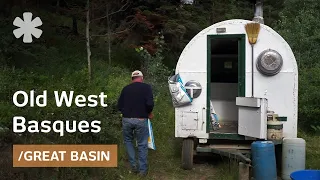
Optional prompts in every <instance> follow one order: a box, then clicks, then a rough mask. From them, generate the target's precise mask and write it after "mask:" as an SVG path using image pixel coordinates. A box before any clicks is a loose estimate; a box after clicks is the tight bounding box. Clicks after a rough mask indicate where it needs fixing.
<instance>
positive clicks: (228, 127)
mask: <svg viewBox="0 0 320 180" xmlns="http://www.w3.org/2000/svg"><path fill="white" fill-rule="evenodd" d="M238 46H239V40H238V39H237V38H217V39H212V40H211V87H210V91H211V92H210V94H209V98H210V100H211V102H212V104H213V107H214V110H215V112H216V114H217V115H218V118H219V123H220V125H221V128H220V129H218V130H214V131H213V130H212V129H211V130H210V131H211V133H237V132H238V107H237V105H236V97H237V96H238V64H239V63H238V59H239V47H238Z"/></svg>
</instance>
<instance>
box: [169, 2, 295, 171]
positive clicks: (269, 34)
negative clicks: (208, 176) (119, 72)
mask: <svg viewBox="0 0 320 180" xmlns="http://www.w3.org/2000/svg"><path fill="white" fill-rule="evenodd" d="M168 83H169V90H170V93H171V96H172V100H173V105H174V107H175V137H177V138H183V147H182V164H183V168H185V169H191V168H192V165H193V154H194V153H200V152H214V153H219V154H224V155H227V156H230V155H233V156H234V157H236V158H239V159H242V160H244V161H246V162H248V161H250V158H248V156H246V153H247V152H250V143H252V142H253V141H256V140H271V141H274V142H275V144H280V145H281V143H282V140H283V138H296V137H297V104H298V99H297V98H298V69H297V63H296V60H295V56H294V54H293V52H292V50H291V48H290V46H289V45H288V43H287V42H286V41H285V40H284V39H283V38H282V37H281V36H280V35H279V34H278V33H277V32H276V31H274V30H273V29H272V28H270V27H268V26H267V25H264V24H263V18H262V7H261V6H260V5H259V4H256V10H255V17H254V19H253V20H252V21H249V20H241V19H232V20H226V21H223V22H219V23H216V24H213V25H211V26H210V27H207V28H205V29H203V30H202V31H201V32H199V33H198V34H197V35H196V36H195V37H194V38H193V39H192V40H191V41H190V42H189V43H188V44H187V45H186V47H185V48H184V50H183V52H182V53H181V55H180V58H179V60H178V62H177V65H176V70H175V75H174V76H171V77H170V78H169V80H168Z"/></svg>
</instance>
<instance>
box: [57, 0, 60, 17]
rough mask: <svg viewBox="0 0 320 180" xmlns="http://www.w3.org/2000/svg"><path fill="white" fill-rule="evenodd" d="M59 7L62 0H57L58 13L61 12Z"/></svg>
mask: <svg viewBox="0 0 320 180" xmlns="http://www.w3.org/2000/svg"><path fill="white" fill-rule="evenodd" d="M59 7H60V0H57V4H56V13H57V14H58V13H59Z"/></svg>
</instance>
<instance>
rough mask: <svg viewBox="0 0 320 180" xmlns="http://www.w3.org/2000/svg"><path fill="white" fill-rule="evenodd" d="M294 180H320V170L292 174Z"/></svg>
mask: <svg viewBox="0 0 320 180" xmlns="http://www.w3.org/2000/svg"><path fill="white" fill-rule="evenodd" d="M290 178H291V179H292V180H320V170H300V171H295V172H293V173H291V175H290Z"/></svg>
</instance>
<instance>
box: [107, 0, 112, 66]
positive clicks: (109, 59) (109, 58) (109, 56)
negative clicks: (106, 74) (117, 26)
mask: <svg viewBox="0 0 320 180" xmlns="http://www.w3.org/2000/svg"><path fill="white" fill-rule="evenodd" d="M107 26H108V27H107V28H108V61H109V66H110V65H111V35H110V33H111V30H110V16H109V7H108V5H107Z"/></svg>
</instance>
